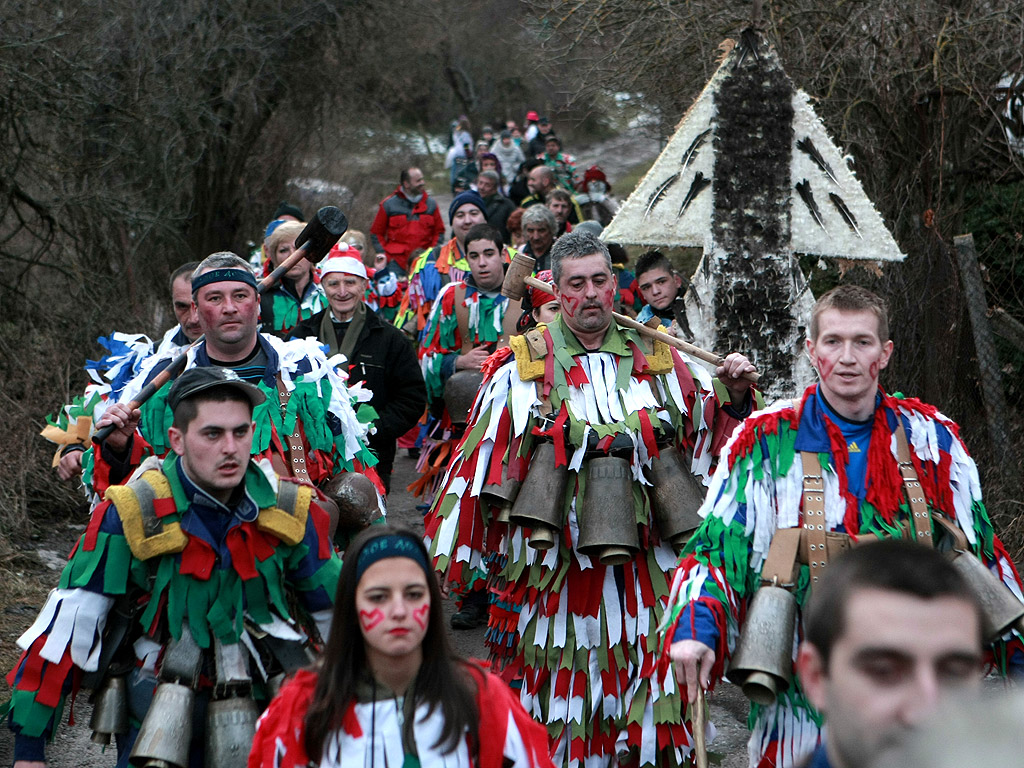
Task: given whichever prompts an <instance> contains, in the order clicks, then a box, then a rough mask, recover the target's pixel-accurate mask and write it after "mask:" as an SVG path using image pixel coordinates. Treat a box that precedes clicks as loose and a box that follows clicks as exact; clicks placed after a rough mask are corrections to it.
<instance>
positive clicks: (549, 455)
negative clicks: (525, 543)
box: [509, 442, 569, 549]
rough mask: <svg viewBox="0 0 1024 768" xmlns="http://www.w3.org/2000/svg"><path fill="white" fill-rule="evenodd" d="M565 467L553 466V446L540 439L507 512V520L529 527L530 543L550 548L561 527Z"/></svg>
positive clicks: (539, 547) (566, 473)
mask: <svg viewBox="0 0 1024 768" xmlns="http://www.w3.org/2000/svg"><path fill="white" fill-rule="evenodd" d="M568 482H569V467H567V466H565V465H562V466H560V467H556V466H555V446H554V444H553V443H548V442H544V443H541V444H540V445H538V446H537V447H536V448H535V449H534V451H533V458H532V460H531V461H530V470H529V472H527V473H526V479H525V480H523V484H522V487H521V488H520V489H519V494H518V495H517V496H516V500H515V503H514V504H513V505H512V509H511V511H510V512H509V520H510V521H511V522H513V523H515V524H516V525H522V526H525V527H527V528H530V546H531V547H533V548H534V549H551V547H553V546H554V545H555V539H556V538H557V536H558V532H559V531H560V530H561V529H562V517H563V514H564V512H563V507H564V505H565V486H566V485H567V484H568Z"/></svg>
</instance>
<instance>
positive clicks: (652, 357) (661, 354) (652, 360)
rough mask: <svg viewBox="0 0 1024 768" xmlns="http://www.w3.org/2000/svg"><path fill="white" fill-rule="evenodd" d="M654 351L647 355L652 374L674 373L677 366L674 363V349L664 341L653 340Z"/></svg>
mask: <svg viewBox="0 0 1024 768" xmlns="http://www.w3.org/2000/svg"><path fill="white" fill-rule="evenodd" d="M653 342H654V344H653V347H654V348H653V349H652V350H651V351H650V352H648V353H646V354H647V365H649V366H650V373H653V374H658V375H660V374H665V373H669V372H671V371H672V369H673V368H674V367H675V365H674V364H673V362H672V347H670V346H669V345H668V344H666V343H665V342H664V341H658V340H657V339H653Z"/></svg>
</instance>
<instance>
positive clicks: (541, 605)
mask: <svg viewBox="0 0 1024 768" xmlns="http://www.w3.org/2000/svg"><path fill="white" fill-rule="evenodd" d="M537 208H538V209H539V210H541V211H543V213H544V214H546V215H547V216H551V213H550V211H548V210H547V209H545V208H543V207H542V206H537ZM532 210H533V209H531V210H530V211H527V214H528V215H529V214H530V213H531V212H532ZM551 267H552V272H553V278H554V282H555V294H556V297H557V299H558V301H559V303H560V304H561V313H560V315H559V316H558V317H556V319H555V320H554V321H552V322H551V323H550V324H547V325H543V324H541V325H538V326H537V327H536V328H535V329H533V330H530V331H529V332H527V333H526V334H525V335H523V336H514V337H512V338H511V339H510V344H511V350H510V351H509V352H506V353H504V357H499V356H498V355H497V354H496V355H495V356H492V358H491V359H490V360H488V364H487V366H486V367H485V373H486V378H485V379H484V383H483V386H482V387H481V390H480V393H479V395H478V396H477V400H476V403H475V405H474V409H473V414H472V416H471V419H470V423H469V424H467V426H466V435H467V438H466V439H465V440H464V441H463V442H462V444H461V445H460V446H459V448H458V450H457V452H456V454H455V457H454V459H453V461H452V463H451V464H450V465H449V467H448V470H447V473H446V476H445V478H444V480H443V482H442V485H441V489H440V492H439V493H438V494H437V496H436V497H435V502H434V504H433V506H432V508H431V510H430V512H429V513H428V514H427V517H426V536H427V539H428V540H429V541H430V549H431V554H432V555H433V557H434V564H435V567H436V569H437V570H438V571H439V573H440V574H441V575H442V576H443V578H444V579H445V581H446V582H447V583H449V584H452V585H455V586H456V587H457V588H463V587H464V585H465V584H466V582H467V580H468V579H471V578H472V575H473V574H474V573H475V572H477V569H479V568H480V567H481V566H482V565H483V563H484V556H485V555H484V552H485V549H486V552H488V553H491V552H502V553H505V552H507V553H508V556H507V563H505V564H503V568H502V570H501V573H500V574H499V575H500V576H501V578H500V579H495V580H493V583H502V584H506V585H507V586H505V587H504V588H503V589H502V590H501V591H500V593H497V594H496V595H494V596H493V599H492V605H491V609H490V615H489V617H488V637H489V639H490V641H491V649H492V662H493V663H495V664H496V665H498V666H500V665H502V664H505V665H507V668H506V672H507V673H508V675H509V676H515V677H520V678H522V681H523V684H522V694H521V696H522V701H523V704H524V706H525V707H526V709H527V710H528V711H529V712H530V714H531V715H532V716H533V717H534V718H535V719H537V720H539V721H540V722H542V723H544V724H545V725H546V726H547V728H548V733H549V735H550V737H551V750H552V758H553V760H554V762H555V764H556V765H560V766H566V767H567V768H577V767H578V766H584V765H597V764H602V765H604V764H609V763H610V762H612V761H615V760H617V761H618V762H619V763H621V764H628V765H633V766H636V767H637V768H642V767H643V766H654V765H658V766H670V765H671V766H676V765H681V764H682V762H683V759H684V757H685V745H686V740H685V734H684V732H683V728H682V722H683V721H682V709H681V702H680V699H679V689H678V687H677V686H676V684H675V681H674V680H673V679H672V678H671V676H669V677H668V678H667V679H665V680H664V681H662V680H661V679H660V678H659V676H658V675H656V674H655V668H656V665H657V644H656V642H655V641H654V638H653V630H654V629H655V628H656V627H657V626H658V624H659V623H660V621H661V618H662V615H663V613H664V609H665V604H666V599H667V596H668V586H669V584H668V576H669V574H670V572H671V569H672V564H673V562H674V560H675V551H674V546H675V544H673V541H678V532H674V531H673V530H672V529H670V528H669V526H668V525H667V524H666V523H664V521H663V519H661V518H658V519H657V520H655V519H654V516H653V513H652V512H651V509H652V498H653V497H654V495H655V490H656V488H655V486H654V485H652V482H653V479H652V478H653V477H654V472H655V471H657V469H656V468H655V467H654V466H653V465H654V462H655V461H656V459H657V457H659V456H663V457H665V458H666V459H667V458H668V457H669V456H679V455H680V454H678V453H676V451H681V452H682V453H683V455H686V456H687V461H686V468H685V469H684V467H683V464H682V463H680V464H679V465H678V472H677V475H685V477H682V478H681V481H682V482H685V483H690V484H692V485H694V486H696V488H700V482H701V481H703V480H706V479H707V477H708V476H709V470H710V468H711V464H712V461H713V457H714V455H716V453H717V451H718V449H719V448H720V447H721V446H722V445H723V444H724V443H725V440H726V438H727V437H728V436H729V434H730V433H731V432H732V429H733V428H734V427H735V426H736V425H737V424H738V423H739V420H740V419H742V418H743V417H744V416H745V415H746V414H747V413H748V412H749V410H750V408H751V405H752V402H753V400H754V398H753V396H752V394H751V392H750V390H749V384H748V382H746V381H744V380H742V379H741V378H740V377H741V376H742V375H743V374H744V373H746V372H748V371H751V370H753V366H752V365H751V364H750V363H749V361H748V360H747V359H746V358H745V357H743V356H742V355H737V354H733V355H730V356H729V357H728V358H726V360H725V363H724V365H723V366H721V367H720V368H719V369H718V374H719V380H720V382H721V384H722V385H723V386H722V387H721V388H720V390H718V391H720V392H721V394H720V395H718V394H716V388H715V385H714V382H713V381H712V378H711V376H710V375H709V374H708V373H707V372H706V371H705V370H704V369H703V368H702V367H701V366H700V365H699V364H697V363H696V362H694V361H692V360H690V359H689V358H686V357H685V356H683V355H680V353H679V352H678V351H676V350H675V349H673V348H672V347H669V346H668V345H666V344H663V343H661V342H654V343H653V344H652V343H651V342H650V341H649V340H648V339H646V338H644V337H642V336H640V335H639V334H638V333H636V332H635V331H634V330H631V329H629V328H623V327H620V326H619V325H618V324H616V323H615V322H614V321H613V317H612V305H613V302H614V299H615V291H616V284H615V278H614V276H613V274H612V266H611V258H610V257H609V254H608V249H607V248H606V247H605V245H604V243H602V242H601V241H600V240H598V239H597V238H596V237H594V236H593V235H591V234H589V233H586V232H580V233H577V232H570V233H568V234H566V235H564V236H563V237H561V238H559V239H558V241H557V242H556V243H555V245H554V247H553V249H552V253H551ZM488 369H489V370H488ZM694 476H696V478H698V479H697V480H696V481H694V479H693V477H694ZM676 479H680V478H678V477H677V478H676ZM512 480H515V481H520V482H521V483H522V485H521V486H520V490H519V492H518V493H519V496H518V497H517V498H516V499H515V500H514V501H513V503H512V507H511V509H510V510H509V511H507V512H506V513H505V514H502V517H501V518H499V513H501V504H500V503H499V500H498V499H497V497H496V496H495V495H494V491H493V487H494V485H495V484H499V485H501V486H503V487H504V486H507V485H512V483H511V482H509V481H512ZM559 489H564V490H559ZM700 495H702V494H700V493H696V494H695V496H700ZM696 501H698V502H699V499H696ZM681 502H682V500H681V499H676V500H675V504H676V505H678V504H680V503H681ZM505 519H508V521H509V522H507V523H506V522H503V520H505ZM612 529H614V530H612ZM606 534H610V535H606ZM485 543H486V547H485ZM488 558H489V560H488V561H489V562H490V563H491V564H492V565H494V564H495V560H494V558H493V556H490V555H489V556H488ZM520 607H521V613H520V614H519V615H518V616H517V615H516V611H517V610H518V609H519V608H520Z"/></svg>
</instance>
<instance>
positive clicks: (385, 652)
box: [355, 557, 430, 669]
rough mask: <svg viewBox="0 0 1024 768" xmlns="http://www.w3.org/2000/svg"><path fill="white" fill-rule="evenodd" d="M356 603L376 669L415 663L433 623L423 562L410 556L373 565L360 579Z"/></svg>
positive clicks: (366, 646)
mask: <svg viewBox="0 0 1024 768" xmlns="http://www.w3.org/2000/svg"><path fill="white" fill-rule="evenodd" d="M355 602H356V611H357V612H358V614H359V628H360V630H361V631H362V635H363V643H364V646H365V649H366V657H367V660H368V661H369V662H370V666H371V667H372V668H374V669H383V668H385V666H386V665H389V664H392V663H394V662H395V661H396V660H399V659H406V660H409V659H410V658H412V660H413V661H415V659H416V657H417V656H418V654H420V652H421V650H420V646H421V645H422V644H423V638H424V636H425V635H426V633H427V628H428V626H429V624H430V588H429V586H428V585H427V574H426V573H425V572H424V570H423V567H422V566H421V565H420V564H419V563H417V562H416V561H415V560H411V559H409V558H407V557H388V558H385V559H383V560H378V561H377V562H375V563H373V564H372V565H371V566H370V567H368V568H367V569H366V571H365V572H364V573H363V575H362V576H361V577H360V579H359V584H358V585H357V586H356V595H355Z"/></svg>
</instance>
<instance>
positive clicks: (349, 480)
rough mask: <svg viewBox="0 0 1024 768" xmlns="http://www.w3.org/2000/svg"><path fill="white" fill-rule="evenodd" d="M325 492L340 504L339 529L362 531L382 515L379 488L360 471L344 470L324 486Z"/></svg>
mask: <svg viewBox="0 0 1024 768" xmlns="http://www.w3.org/2000/svg"><path fill="white" fill-rule="evenodd" d="M323 491H324V493H325V494H327V495H328V496H329V497H330V498H332V499H334V503H335V504H337V505H338V529H339V530H344V531H361V530H363V528H366V527H367V526H368V525H369V524H370V523H372V522H373V521H374V520H376V519H377V518H379V517H380V508H379V507H378V506H377V489H376V488H375V487H374V485H373V481H372V480H370V479H369V478H368V477H366V475H361V474H359V473H358V472H342V473H340V474H337V475H335V476H334V477H332V478H331V479H330V480H329V481H328V483H327V485H325V486H324V489H323Z"/></svg>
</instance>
